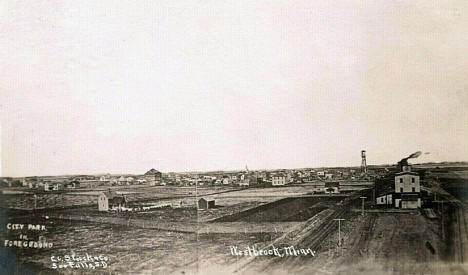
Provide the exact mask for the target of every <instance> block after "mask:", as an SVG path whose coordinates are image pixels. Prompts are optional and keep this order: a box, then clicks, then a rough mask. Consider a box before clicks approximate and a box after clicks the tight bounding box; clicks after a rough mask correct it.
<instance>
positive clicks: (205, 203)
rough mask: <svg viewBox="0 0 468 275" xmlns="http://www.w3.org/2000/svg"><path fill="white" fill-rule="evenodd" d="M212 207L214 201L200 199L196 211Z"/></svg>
mask: <svg viewBox="0 0 468 275" xmlns="http://www.w3.org/2000/svg"><path fill="white" fill-rule="evenodd" d="M214 207H215V201H214V200H207V199H204V198H201V199H199V200H198V209H210V208H214Z"/></svg>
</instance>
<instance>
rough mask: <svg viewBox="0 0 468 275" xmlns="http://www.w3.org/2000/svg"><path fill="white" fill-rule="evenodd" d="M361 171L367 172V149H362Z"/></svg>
mask: <svg viewBox="0 0 468 275" xmlns="http://www.w3.org/2000/svg"><path fill="white" fill-rule="evenodd" d="M361 159H362V161H361V171H362V172H363V173H364V174H367V163H366V150H362V151H361Z"/></svg>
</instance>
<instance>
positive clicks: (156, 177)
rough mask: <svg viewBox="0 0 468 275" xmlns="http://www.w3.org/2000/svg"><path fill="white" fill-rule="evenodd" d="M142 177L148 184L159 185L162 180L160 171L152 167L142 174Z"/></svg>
mask: <svg viewBox="0 0 468 275" xmlns="http://www.w3.org/2000/svg"><path fill="white" fill-rule="evenodd" d="M143 179H145V180H146V182H148V183H149V185H150V186H155V185H160V184H161V182H162V173H161V172H159V171H158V170H156V169H154V168H152V169H150V170H149V171H148V172H146V173H145V174H144V175H143Z"/></svg>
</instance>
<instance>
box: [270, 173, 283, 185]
mask: <svg viewBox="0 0 468 275" xmlns="http://www.w3.org/2000/svg"><path fill="white" fill-rule="evenodd" d="M271 185H272V186H284V185H286V177H285V176H284V175H274V176H271Z"/></svg>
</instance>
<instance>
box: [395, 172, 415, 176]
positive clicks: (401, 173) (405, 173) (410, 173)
mask: <svg viewBox="0 0 468 275" xmlns="http://www.w3.org/2000/svg"><path fill="white" fill-rule="evenodd" d="M401 175H415V176H419V174H418V173H416V172H410V171H405V172H400V173H396V174H395V176H401Z"/></svg>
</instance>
